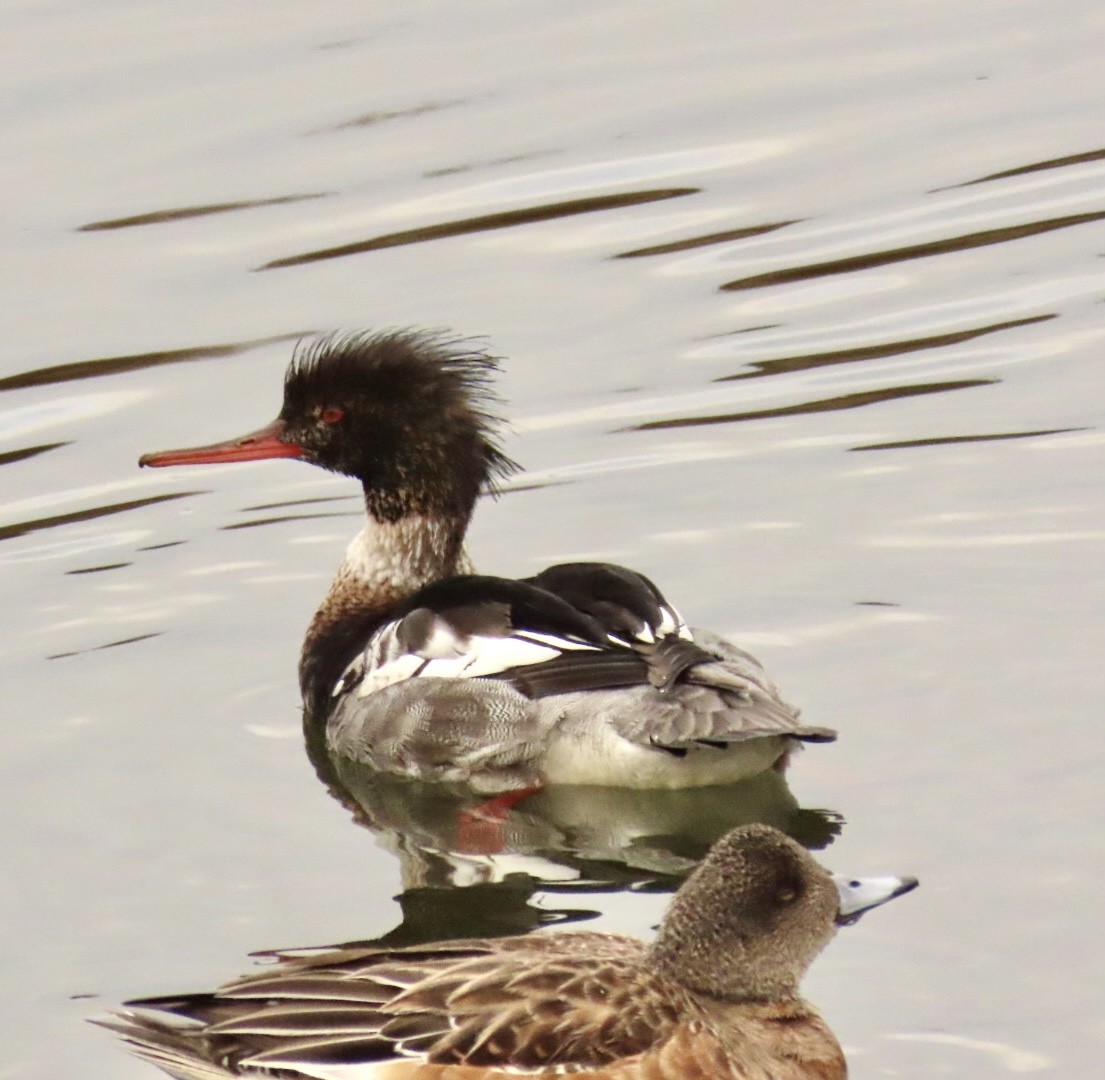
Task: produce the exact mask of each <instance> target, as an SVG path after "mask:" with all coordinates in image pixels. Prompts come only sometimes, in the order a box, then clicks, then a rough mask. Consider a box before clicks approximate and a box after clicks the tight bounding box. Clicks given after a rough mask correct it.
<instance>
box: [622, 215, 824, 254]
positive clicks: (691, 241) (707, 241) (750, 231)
mask: <svg viewBox="0 0 1105 1080" xmlns="http://www.w3.org/2000/svg"><path fill="white" fill-rule="evenodd" d="M802 220H803V219H802V218H792V219H791V220H790V221H773V222H771V223H770V224H767V225H748V226H746V227H745V228H743V229H728V230H726V231H724V232H715V233H706V234H705V235H704V236H691V237H688V238H687V239H686V240H673V241H672V242H671V243H668V244H655V245H654V246H653V247H643V248H634V250H633V251H623V252H620V253H619V254H617V255H615V256H614V258H615V259H639V258H642V257H644V256H646V255H671V254H674V253H675V252H679V251H691V250H693V249H694V248H700V247H709V246H710V245H711V244H724V243H725V242H726V241H729V240H747V239H748V238H749V237H752V236H763V234H764V233H770V232H775V230H776V229H782V228H785V227H786V226H787V225H797V224H798V223H799V222H800V221H802Z"/></svg>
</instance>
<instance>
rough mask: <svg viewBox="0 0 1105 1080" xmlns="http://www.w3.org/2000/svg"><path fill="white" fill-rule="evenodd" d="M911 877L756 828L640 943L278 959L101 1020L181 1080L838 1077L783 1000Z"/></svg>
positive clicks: (579, 939)
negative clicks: (838, 859) (843, 934)
mask: <svg viewBox="0 0 1105 1080" xmlns="http://www.w3.org/2000/svg"><path fill="white" fill-rule="evenodd" d="M916 885H917V881H916V879H915V878H900V877H884V878H867V879H860V880H856V879H847V878H841V877H838V876H835V875H830V874H829V873H828V872H827V871H826V870H824V869H823V868H822V867H821V866H820V864H819V863H818V862H817V861H816V860H815V859H814V858H813V856H811V855H810V854H809V853H808V852H807V851H805V850H804V849H803V848H802V847H801V846H800V845H798V844H796V843H795V842H794V841H793V840H791V839H789V838H788V837H786V836H784V835H783V834H782V833H780V832H778V831H776V830H775V829H773V828H771V827H770V826H767V825H747V826H744V827H742V828H739V829H735V830H734V831H733V832H731V833H729V834H728V835H727V836H725V837H724V838H723V839H721V840H719V841H718V843H717V844H715V845H714V847H713V849H712V850H711V852H710V853H709V855H707V857H706V859H705V860H704V861H703V863H702V865H701V866H699V867H698V868H697V869H696V870H695V871H694V873H692V874H691V876H690V877H689V878H688V879H687V881H686V882H685V883H684V884H683V885H682V886H681V888H680V889H679V892H678V893H677V894H676V896H675V898H674V900H673V901H672V903H671V905H670V907H669V908H668V911H667V913H666V914H665V916H664V919H663V921H662V922H661V924H660V930H659V933H658V934H657V936H656V940H655V941H654V942H653V943H652V944H651V945H646V944H645V943H644V942H643V941H640V940H638V939H637V938H631V937H624V936H621V935H616V934H602V933H593V932H592V933H559V934H530V935H528V936H524V937H506V938H497V939H493V940H486V939H469V940H465V941H455V942H448V941H446V942H441V943H439V944H435V945H416V946H414V947H413V948H407V949H397V948H391V949H381V948H372V947H364V946H355V945H347V946H341V947H338V948H335V949H331V950H328V951H323V952H319V951H318V950H311V951H309V952H307V953H306V954H297V953H295V952H289V953H278V954H276V955H277V957H278V958H279V961H280V962H279V963H278V964H276V965H275V966H270V967H268V968H265V969H262V970H261V971H259V972H257V973H255V974H251V975H246V976H245V977H243V978H241V979H238V980H237V981H235V982H232V983H229V984H228V985H226V986H223V987H221V988H220V989H218V990H216V991H215V992H214V993H208V994H186V995H178V996H174V997H164V998H151V999H148V1000H145V1001H134V1002H131V1003H130V1005H131V1007H132V1008H137V1009H141V1010H156V1011H157V1012H161V1013H169V1014H170V1015H171V1016H172V1017H173V1019H171V1020H165V1019H161V1018H159V1017H157V1016H155V1015H153V1014H152V1013H151V1012H148V1011H141V1012H127V1013H122V1014H119V1015H118V1016H116V1017H113V1018H111V1019H109V1020H101V1021H98V1023H101V1024H102V1025H103V1026H105V1027H107V1028H110V1029H111V1030H113V1031H115V1032H117V1033H118V1034H120V1035H121V1036H122V1038H123V1040H124V1042H125V1043H126V1044H127V1046H128V1049H130V1050H131V1051H133V1052H134V1053H135V1054H137V1055H138V1056H139V1057H141V1058H143V1059H144V1060H146V1061H149V1062H151V1063H152V1064H154V1065H158V1066H160V1067H161V1068H162V1069H164V1070H165V1071H166V1072H167V1073H169V1074H170V1075H172V1076H174V1077H178V1078H180V1080H219V1078H227V1077H256V1078H257V1080H261V1078H262V1077H276V1076H282V1077H287V1078H288V1080H306V1078H310V1077H314V1078H318V1080H324V1078H325V1080H356V1078H362V1077H363V1078H364V1080H369V1078H370V1077H379V1078H380V1080H383V1078H385V1077H387V1078H388V1080H405V1078H409V1080H416V1078H418V1080H451V1078H455V1080H462V1078H464V1080H506V1078H507V1077H513V1076H518V1075H527V1076H534V1077H553V1076H564V1075H570V1076H573V1077H579V1078H581V1080H582V1078H586V1077H591V1078H594V1080H599V1078H600V1077H601V1078H603V1080H614V1078H615V1077H620V1078H622V1080H644V1078H646V1077H648V1078H652V1080H687V1078H690V1077H700V1078H706V1077H709V1078H711V1080H750V1078H752V1077H759V1078H767V1077H770V1078H771V1080H812V1078H813V1077H820V1078H821V1080H844V1077H845V1076H846V1074H847V1066H846V1065H845V1061H844V1055H843V1053H842V1052H841V1049H840V1045H839V1044H838V1043H837V1041H836V1038H835V1037H834V1036H833V1033H832V1031H831V1030H830V1029H829V1027H828V1025H827V1024H826V1023H825V1021H824V1020H823V1019H822V1018H821V1016H820V1015H818V1013H817V1010H816V1009H814V1007H813V1006H812V1005H810V1004H809V1003H808V1002H806V1001H804V1000H802V998H801V997H799V995H798V986H799V981H800V980H801V978H802V976H803V974H804V973H805V971H806V968H807V967H809V965H810V964H811V963H812V962H813V960H814V959H815V957H816V956H817V954H818V953H819V952H820V951H821V950H822V949H823V948H824V947H825V945H826V944H827V943H828V942H829V941H830V940H831V938H832V937H833V935H834V934H835V933H836V928H837V927H838V926H841V925H847V924H850V923H854V922H855V921H856V920H857V919H858V918H859V917H860V916H861V915H862V914H863V913H864V912H865V911H868V910H870V909H871V908H873V907H877V906H878V905H879V904H883V903H885V902H886V901H888V900H891V899H893V898H894V897H896V896H901V895H902V894H903V893H907V892H909V891H910V890H911V889H913V888H914V887H915V886H916Z"/></svg>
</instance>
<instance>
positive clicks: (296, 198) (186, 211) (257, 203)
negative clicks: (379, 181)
mask: <svg viewBox="0 0 1105 1080" xmlns="http://www.w3.org/2000/svg"><path fill="white" fill-rule="evenodd" d="M333 194H334V193H333V192H332V191H314V192H308V193H306V194H303V195H277V196H274V197H273V198H271V199H243V200H242V201H240V202H225V203H208V204H206V205H203V206H181V207H177V208H176V209H173V210H151V211H150V212H149V213H146V214H134V215H133V216H132V217H122V218H110V219H108V220H107V221H90V222H89V223H88V224H87V225H80V226H78V227H77V229H76V230H75V231H76V232H104V231H106V230H109V229H132V228H134V227H136V226H139V225H164V224H166V223H167V222H171V221H184V220H185V219H186V218H197V217H208V216H210V215H211V214H229V213H232V212H233V211H235V210H255V209H257V208H258V207H261V206H283V205H285V204H286V203H297V202H305V201H306V200H308V199H326V198H329V197H330V196H332V195H333Z"/></svg>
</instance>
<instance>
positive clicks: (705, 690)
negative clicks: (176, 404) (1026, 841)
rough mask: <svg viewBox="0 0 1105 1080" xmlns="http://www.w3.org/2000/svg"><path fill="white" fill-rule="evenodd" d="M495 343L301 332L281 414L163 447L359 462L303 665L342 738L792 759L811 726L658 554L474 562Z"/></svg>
mask: <svg viewBox="0 0 1105 1080" xmlns="http://www.w3.org/2000/svg"><path fill="white" fill-rule="evenodd" d="M497 368H498V362H497V360H496V359H495V358H494V357H492V356H491V355H489V354H488V353H486V352H485V351H483V350H481V349H479V348H477V347H474V346H472V345H470V344H467V343H465V342H463V341H459V340H456V339H452V338H449V337H447V336H445V335H443V334H432V333H427V332H424V331H390V332H385V333H377V334H371V333H358V334H350V335H331V336H328V337H324V338H321V339H318V340H315V341H312V342H310V343H307V344H305V345H301V346H300V347H299V348H298V349H297V351H296V353H295V355H294V357H293V359H292V362H291V365H290V366H289V368H288V371H287V374H286V376H285V381H284V402H283V405H282V407H281V410H280V413H279V415H278V417H277V419H276V420H274V421H273V422H272V423H270V424H269V425H267V426H266V427H263V428H260V429H258V430H257V431H254V432H252V433H250V434H249V435H246V436H241V437H239V438H237V439H231V440H227V441H226V442H222V443H215V444H211V445H208V446H203V447H197V448H194V449H185V450H172V451H163V452H160V453H155V454H148V455H146V456H144V457H143V458H142V459H141V461H140V464H142V465H148V466H164V465H186V464H206V463H214V462H224V461H252V460H259V459H262V458H272V457H294V458H298V459H300V460H303V461H307V462H309V463H311V464H315V465H319V466H321V467H323V468H326V469H330V470H332V471H336V472H340V473H343V474H345V475H348V476H350V477H353V478H355V479H357V480H359V481H360V483H361V486H362V489H363V491H364V500H365V516H366V522H365V527H364V529H363V530H362V531H361V532H360V533H359V534H358V536H357V537H356V538H355V539H354V541H353V542H352V543H351V544H350V546H349V549H348V550H347V552H346V554H345V558H344V559H343V561H342V563H341V565H340V566H339V568H338V570H337V573H336V574H335V577H334V580H333V582H332V584H331V586H330V589H329V591H328V592H327V594H326V596H325V598H324V599H323V602H322V604H321V605H320V607H319V609H318V611H317V612H316V614H315V616H314V619H313V620H312V622H311V625H310V627H309V628H308V631H307V635H306V639H305V641H304V644H303V649H302V652H301V660H300V685H301V690H302V694H303V700H304V705H305V707H306V709H307V712H308V716H309V720H310V722H312V723H323V724H325V725H326V730H327V739H328V742H329V745H330V747H331V749H332V751H333V752H334V753H337V754H341V755H345V756H348V757H352V758H354V759H356V760H359V761H363V762H366V763H368V764H370V765H372V766H373V767H375V768H378V769H381V770H384V771H387V772H392V773H397V774H400V775H410V776H416V777H419V778H421V779H424V780H443V781H462V782H466V783H470V784H472V785H473V786H474V787H476V788H478V789H480V790H487V791H494V790H501V789H504V788H509V787H516V786H532V785H535V784H541V783H548V782H557V783H572V782H574V783H592V784H593V783H599V784H615V785H622V786H630V787H685V786H697V785H702V784H713V783H724V782H729V781H733V780H738V779H742V778H743V777H745V776H748V775H752V774H753V773H755V772H759V771H761V770H763V769H766V768H770V767H772V766H776V767H778V766H779V765H781V764H783V763H785V760H786V758H787V756H788V754H789V752H790V751H791V750H792V749H793V748H794V747H795V746H796V745H797V744H798V743H799V742H828V741H831V740H832V739H834V738H835V732H833V731H832V730H830V729H828V728H824V727H814V726H808V725H803V724H801V723H800V722H799V717H798V712H797V710H796V709H794V708H793V707H792V706H790V705H788V704H786V703H785V702H784V701H783V700H782V698H781V697H780V696H779V693H778V691H777V689H776V687H775V686H774V684H773V683H772V682H771V681H770V679H768V677H767V676H766V674H765V673H764V671H763V668H762V667H761V666H760V664H759V663H758V662H757V661H756V660H755V659H754V658H753V657H751V656H750V655H749V654H748V653H745V652H744V651H742V650H740V649H738V648H737V647H736V646H734V645H732V644H731V643H729V642H727V641H725V640H724V639H722V638H720V637H718V636H717V635H714V634H711V633H709V632H706V631H699V630H692V629H691V628H690V627H688V626H687V624H686V623H685V622H684V620H683V617H682V616H681V615H680V614H679V612H678V611H677V610H676V608H675V607H674V606H672V605H671V604H670V603H669V602H668V601H667V600H666V599H665V597H664V596H663V594H662V593H661V592H660V590H659V589H658V588H657V587H656V585H655V584H654V583H653V582H652V581H650V580H649V579H648V578H647V577H645V576H644V575H643V574H640V573H638V572H637V571H634V570H630V569H628V568H626V567H621V566H615V565H612V564H608V563H585V562H577V563H565V564H560V565H557V566H552V567H549V568H547V569H545V570H543V571H541V572H540V573H539V574H536V575H534V576H532V577H530V578H524V579H507V578H500V577H492V576H488V575H480V574H476V573H474V572H473V567H472V564H471V562H470V560H469V559H468V556H467V555H466V553H465V551H464V537H465V532H466V530H467V527H468V523H469V520H470V518H471V515H472V512H473V509H474V507H475V503H476V500H477V498H478V496H479V495H480V493H481V492H485V491H491V492H494V491H496V490H497V487H498V485H499V483H500V482H501V480H502V479H503V478H504V477H506V476H508V475H509V474H510V473H512V472H513V471H514V470H515V469H516V468H517V466H516V465H515V464H514V463H513V462H512V461H511V460H510V459H509V458H507V457H506V456H505V455H504V453H503V451H502V449H501V446H500V441H499V440H500V431H501V425H502V422H501V420H500V419H499V417H498V416H497V414H496V407H497V405H498V400H497V398H496V396H495V394H494V390H493V387H492V379H493V377H494V374H495V372H496V371H497Z"/></svg>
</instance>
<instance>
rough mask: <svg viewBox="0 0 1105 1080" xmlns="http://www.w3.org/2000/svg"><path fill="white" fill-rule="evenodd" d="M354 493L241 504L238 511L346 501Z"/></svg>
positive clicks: (279, 508) (248, 512) (352, 496)
mask: <svg viewBox="0 0 1105 1080" xmlns="http://www.w3.org/2000/svg"><path fill="white" fill-rule="evenodd" d="M357 497H358V496H356V495H325V496H319V497H318V498H315V499H288V500H286V501H285V502H273V503H259V504H258V505H257V506H243V507H242V509H241V510H240V511H239V512H240V513H243V514H250V513H253V512H254V511H255V510H283V509H284V508H285V507H287V506H308V505H310V504H313V503H328V502H348V501H349V500H350V499H356V498H357Z"/></svg>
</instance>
